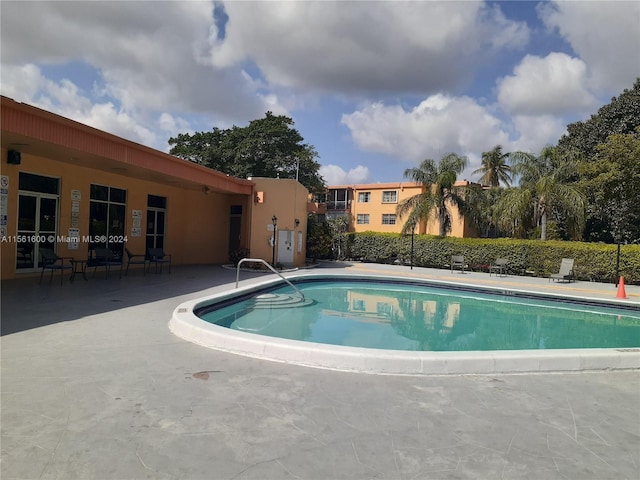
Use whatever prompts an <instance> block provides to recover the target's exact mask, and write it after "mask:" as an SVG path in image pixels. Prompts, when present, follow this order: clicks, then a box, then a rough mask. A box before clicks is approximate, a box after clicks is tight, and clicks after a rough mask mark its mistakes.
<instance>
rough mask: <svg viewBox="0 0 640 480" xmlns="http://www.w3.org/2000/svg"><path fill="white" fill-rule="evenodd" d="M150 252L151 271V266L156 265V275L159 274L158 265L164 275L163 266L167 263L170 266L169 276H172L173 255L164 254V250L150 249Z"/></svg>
mask: <svg viewBox="0 0 640 480" xmlns="http://www.w3.org/2000/svg"><path fill="white" fill-rule="evenodd" d="M147 251H148V252H149V255H148V259H149V267H148V268H149V269H151V264H152V263H153V264H155V266H156V273H158V265H160V273H162V266H163V265H164V264H165V263H166V264H168V265H169V274H171V255H170V254H168V253H164V250H163V249H162V248H150V249H149V250H147Z"/></svg>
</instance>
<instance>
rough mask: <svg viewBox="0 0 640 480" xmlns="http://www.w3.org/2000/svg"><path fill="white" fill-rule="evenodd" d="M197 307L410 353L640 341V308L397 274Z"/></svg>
mask: <svg viewBox="0 0 640 480" xmlns="http://www.w3.org/2000/svg"><path fill="white" fill-rule="evenodd" d="M296 286H297V287H298V288H299V289H300V290H301V291H303V292H304V295H305V297H306V299H307V301H306V302H299V298H298V296H297V294H296V293H295V292H294V290H293V289H291V287H289V286H283V287H278V288H274V289H269V290H266V291H261V292H259V293H257V294H255V295H252V296H250V297H244V298H242V299H239V300H234V301H232V302H223V303H221V304H214V305H211V306H208V307H204V308H201V309H199V310H198V311H196V312H195V313H196V315H198V316H199V317H200V318H202V319H203V320H205V321H207V322H210V323H214V324H216V325H221V326H224V327H227V328H231V329H235V330H240V331H245V332H250V333H255V334H260V335H266V336H270V337H279V338H286V339H291V340H302V341H307V342H317V343H325V344H332V345H345V346H352V347H365V348H375V349H385V350H409V351H487V350H532V349H534V350H535V349H542V350H544V349H572V348H634V347H640V312H638V311H633V310H626V309H622V308H606V307H600V306H594V305H582V304H579V303H567V302H563V301H553V300H546V299H544V300H543V299H537V298H520V297H514V296H507V295H495V294H490V293H479V292H472V291H464V290H459V289H444V288H440V287H437V288H436V287H427V286H424V285H415V284H411V283H401V282H379V281H376V282H371V281H367V282H359V281H351V280H344V281H340V282H334V281H330V282H329V281H311V282H304V281H302V282H300V283H297V284H296Z"/></svg>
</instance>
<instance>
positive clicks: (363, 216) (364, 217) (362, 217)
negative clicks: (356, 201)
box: [356, 213, 369, 225]
mask: <svg viewBox="0 0 640 480" xmlns="http://www.w3.org/2000/svg"><path fill="white" fill-rule="evenodd" d="M356 223H357V224H358V225H369V214H368V213H359V214H358V218H357V219H356Z"/></svg>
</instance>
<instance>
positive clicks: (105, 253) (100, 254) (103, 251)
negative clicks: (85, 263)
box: [90, 248, 122, 278]
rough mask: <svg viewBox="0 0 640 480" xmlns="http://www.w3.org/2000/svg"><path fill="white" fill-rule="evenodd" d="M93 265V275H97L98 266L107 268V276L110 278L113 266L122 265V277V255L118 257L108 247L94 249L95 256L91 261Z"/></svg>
mask: <svg viewBox="0 0 640 480" xmlns="http://www.w3.org/2000/svg"><path fill="white" fill-rule="evenodd" d="M90 265H91V266H92V267H93V276H94V277H95V276H96V271H97V270H98V267H103V268H104V269H105V278H109V273H110V272H111V267H118V266H119V267H120V278H122V257H118V256H117V255H116V254H115V253H113V252H112V251H111V250H109V249H108V248H96V249H94V250H93V258H92V259H91V261H90Z"/></svg>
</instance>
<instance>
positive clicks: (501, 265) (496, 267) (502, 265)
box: [489, 258, 509, 276]
mask: <svg viewBox="0 0 640 480" xmlns="http://www.w3.org/2000/svg"><path fill="white" fill-rule="evenodd" d="M508 263H509V260H508V259H506V258H497V259H496V261H495V262H493V265H491V266H490V267H489V276H491V274H492V273H493V272H496V275H500V276H502V275H506V274H507V264H508Z"/></svg>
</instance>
